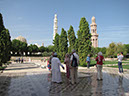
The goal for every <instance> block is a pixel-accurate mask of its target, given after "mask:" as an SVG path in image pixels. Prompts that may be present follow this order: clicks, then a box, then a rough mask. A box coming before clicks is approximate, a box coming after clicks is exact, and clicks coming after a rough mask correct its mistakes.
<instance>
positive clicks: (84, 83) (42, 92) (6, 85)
mask: <svg viewBox="0 0 129 96" xmlns="http://www.w3.org/2000/svg"><path fill="white" fill-rule="evenodd" d="M62 79H63V83H62V84H56V83H52V82H51V74H50V72H49V71H48V70H47V69H41V68H40V67H38V66H36V65H34V64H31V63H30V64H29V63H26V64H17V63H14V64H11V65H9V66H8V68H7V69H6V70H5V71H4V72H3V73H0V96H129V70H125V71H124V74H118V69H114V68H107V67H104V68H103V81H97V80H96V79H97V76H96V68H95V67H93V68H90V69H87V68H79V74H78V83H77V84H74V85H72V84H71V83H70V82H69V80H67V78H66V74H65V73H63V72H62Z"/></svg>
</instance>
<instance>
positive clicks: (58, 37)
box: [53, 33, 60, 53]
mask: <svg viewBox="0 0 129 96" xmlns="http://www.w3.org/2000/svg"><path fill="white" fill-rule="evenodd" d="M59 39H60V35H59V34H58V33H56V36H55V39H54V40H53V44H54V50H53V51H54V52H57V53H59Z"/></svg>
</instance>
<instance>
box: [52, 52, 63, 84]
mask: <svg viewBox="0 0 129 96" xmlns="http://www.w3.org/2000/svg"><path fill="white" fill-rule="evenodd" d="M51 64H52V65H51V67H52V82H55V83H61V82H62V78H61V72H60V66H61V67H62V68H63V69H64V66H63V65H62V64H61V62H60V60H59V58H57V53H54V55H53V58H52V61H51Z"/></svg>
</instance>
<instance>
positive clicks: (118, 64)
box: [118, 62, 121, 73]
mask: <svg viewBox="0 0 129 96" xmlns="http://www.w3.org/2000/svg"><path fill="white" fill-rule="evenodd" d="M118 68H119V72H120V73H121V70H120V62H118Z"/></svg>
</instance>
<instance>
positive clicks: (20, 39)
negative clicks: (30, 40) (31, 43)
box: [16, 36, 27, 43]
mask: <svg viewBox="0 0 129 96" xmlns="http://www.w3.org/2000/svg"><path fill="white" fill-rule="evenodd" d="M16 39H17V40H19V41H22V42H25V43H27V41H26V39H25V38H24V37H22V36H19V37H17V38H16Z"/></svg>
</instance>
